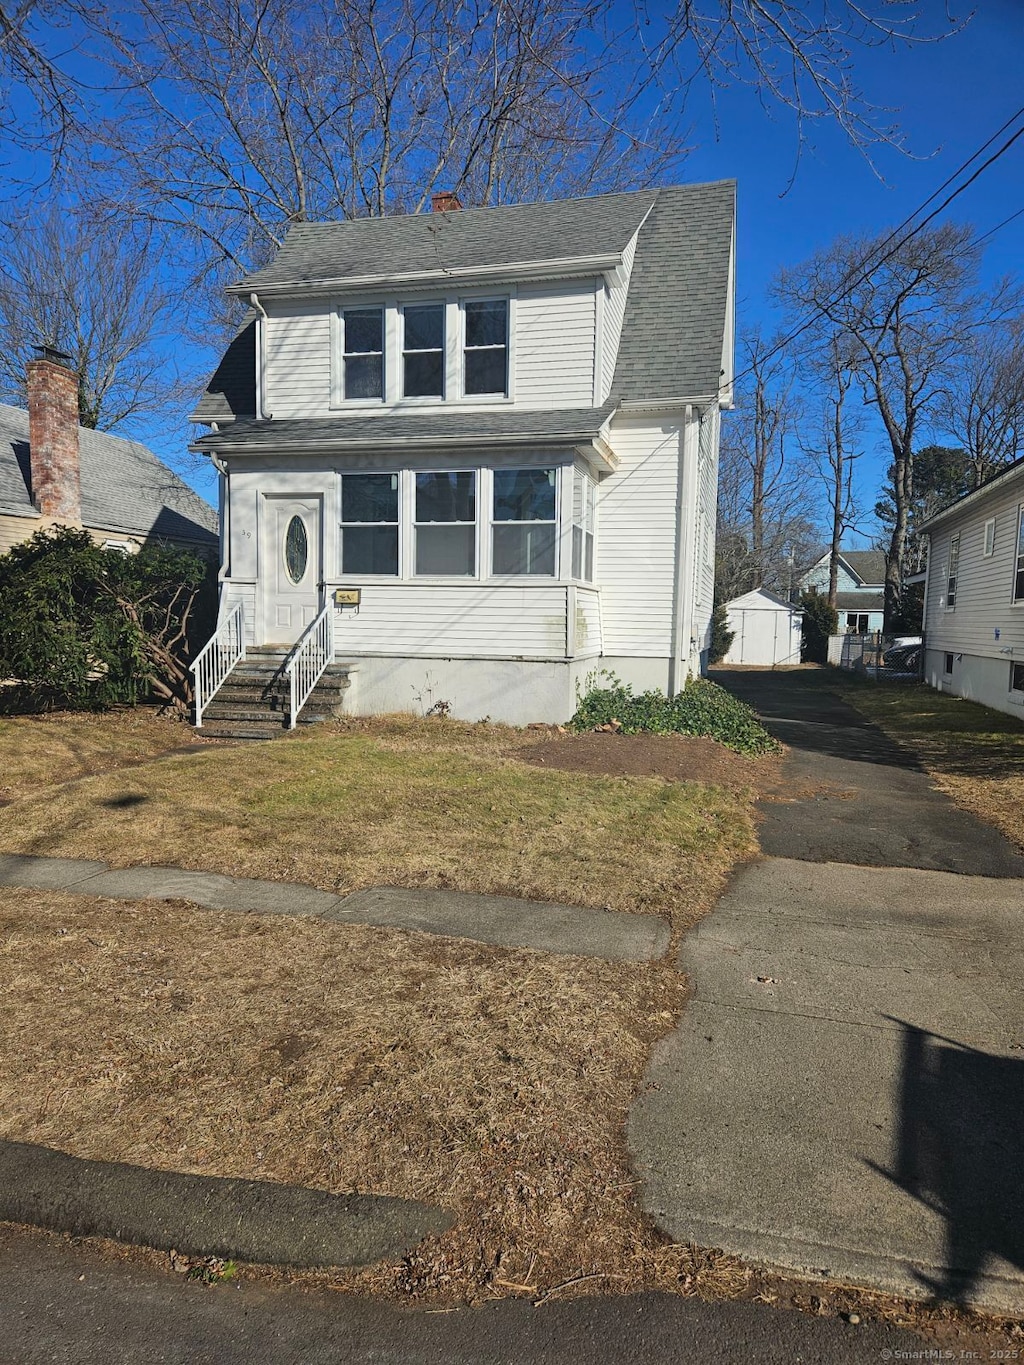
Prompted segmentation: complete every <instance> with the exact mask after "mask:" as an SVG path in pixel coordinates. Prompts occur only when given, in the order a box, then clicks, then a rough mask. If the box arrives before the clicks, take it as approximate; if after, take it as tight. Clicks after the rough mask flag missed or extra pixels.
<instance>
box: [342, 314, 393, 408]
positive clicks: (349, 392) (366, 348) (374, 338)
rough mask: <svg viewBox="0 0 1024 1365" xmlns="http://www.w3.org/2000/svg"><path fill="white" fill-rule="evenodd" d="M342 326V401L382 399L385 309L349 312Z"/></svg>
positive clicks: (343, 319)
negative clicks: (343, 399) (343, 398)
mask: <svg viewBox="0 0 1024 1365" xmlns="http://www.w3.org/2000/svg"><path fill="white" fill-rule="evenodd" d="M341 326H342V395H343V397H345V398H346V399H353V398H383V397H384V310H383V308H346V309H345V310H344V312H343V313H342V315H341Z"/></svg>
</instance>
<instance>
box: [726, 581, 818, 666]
mask: <svg viewBox="0 0 1024 1365" xmlns="http://www.w3.org/2000/svg"><path fill="white" fill-rule="evenodd" d="M725 616H726V620H727V621H728V623H729V629H730V630H731V631H732V633H733V635H732V644H731V645H730V646H729V649H728V652H727V653H726V655H725V658H724V659H723V660H722V662H723V663H727V664H760V665H762V666H765V667H771V666H774V665H775V664H798V663H799V662H800V637H801V635H802V634H803V616H804V614H803V612H802V611H801V610H800V608H799V607H795V606H793V604H792V603H791V602H787V601H786V600H785V599H784V598H782V597H776V596H775V594H774V593H772V592H769V591H768V589H767V588H755V589H754V590H753V592H747V593H744V594H743V596H742V597H736V598H734V599H733V600H732V601H731V602H727V603H726V607H725Z"/></svg>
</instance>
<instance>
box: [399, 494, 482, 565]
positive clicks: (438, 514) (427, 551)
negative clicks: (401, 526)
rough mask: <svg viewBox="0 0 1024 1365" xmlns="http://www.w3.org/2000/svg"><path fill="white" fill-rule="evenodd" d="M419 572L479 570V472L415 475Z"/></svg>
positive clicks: (417, 562) (415, 526) (415, 529)
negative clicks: (477, 524) (477, 518)
mask: <svg viewBox="0 0 1024 1365" xmlns="http://www.w3.org/2000/svg"><path fill="white" fill-rule="evenodd" d="M414 531H415V537H416V573H417V574H420V575H432V574H438V575H441V576H445V577H447V576H461V577H464V578H472V577H473V576H474V575H475V574H476V473H475V472H474V471H472V470H465V471H458V472H455V471H451V472H445V473H440V474H417V475H416V511H415V524H414Z"/></svg>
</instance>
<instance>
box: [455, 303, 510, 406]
mask: <svg viewBox="0 0 1024 1365" xmlns="http://www.w3.org/2000/svg"><path fill="white" fill-rule="evenodd" d="M463 315H464V317H465V344H464V347H463V380H462V390H463V393H465V395H466V396H467V397H469V396H471V395H474V394H481V395H483V394H497V395H500V396H501V397H505V396H506V395H507V394H508V299H467V300H466V302H465V303H464V304H463Z"/></svg>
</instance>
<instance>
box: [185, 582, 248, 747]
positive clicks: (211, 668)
mask: <svg viewBox="0 0 1024 1365" xmlns="http://www.w3.org/2000/svg"><path fill="white" fill-rule="evenodd" d="M244 658H245V616H244V613H243V611H242V603H241V602H236V603H235V605H234V606H233V607H232V608H231V610H230V611H229V612H228V614H227V616H225V617H224V620H223V621H221V623H220V625H219V626H218V627H217V629H216V631H215V632H214V634H213V635H212V636H211V638H210V639H209V640H208V641H207V642H206V644H205V645H204V646H203V647H202V649H201V650H200V651H199V653H198V654H197V655H196V657H195V659H194V660H193V662H192V675H193V678H194V679H195V708H196V729H197V730H199V729H201V728H202V724H203V712H204V711H205V710H206V708H207V707H208V706H209V704H210V702H211V701H212V700H213V698H214V696H215V694H216V693H217V692H218V691H219V690H220V688H221V686H222V685H223V683H224V682H225V680H226V679H227V676H228V674H229V673H230V672H231V670H232V669H233V668H234V666H235V664H237V663H241V661H242V660H243V659H244Z"/></svg>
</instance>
